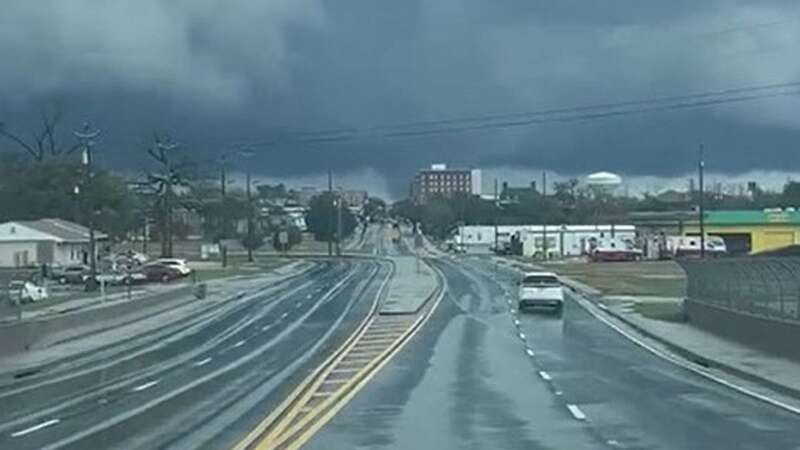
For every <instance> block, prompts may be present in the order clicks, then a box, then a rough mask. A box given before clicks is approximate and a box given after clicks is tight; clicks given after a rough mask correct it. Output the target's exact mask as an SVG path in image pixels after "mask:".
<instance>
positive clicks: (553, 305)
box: [518, 272, 564, 314]
mask: <svg viewBox="0 0 800 450" xmlns="http://www.w3.org/2000/svg"><path fill="white" fill-rule="evenodd" d="M518 307H519V310H520V312H522V311H524V310H526V309H535V308H546V309H551V310H553V311H554V312H556V313H557V314H560V313H561V311H562V310H563V308H564V290H563V288H562V287H561V281H560V280H559V279H558V275H556V274H554V273H552V272H527V273H525V274H524V275H523V277H522V280H521V281H520V282H519V303H518Z"/></svg>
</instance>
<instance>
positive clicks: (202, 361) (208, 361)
mask: <svg viewBox="0 0 800 450" xmlns="http://www.w3.org/2000/svg"><path fill="white" fill-rule="evenodd" d="M210 362H211V358H206V359H203V360H200V361H197V362H196V363H194V366H195V367H202V366H205V365H206V364H208V363H210Z"/></svg>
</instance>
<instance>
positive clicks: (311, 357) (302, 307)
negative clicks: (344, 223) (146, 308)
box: [0, 260, 390, 449]
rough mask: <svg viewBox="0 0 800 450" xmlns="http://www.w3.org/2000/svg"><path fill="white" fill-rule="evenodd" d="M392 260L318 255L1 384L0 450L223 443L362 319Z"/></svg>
mask: <svg viewBox="0 0 800 450" xmlns="http://www.w3.org/2000/svg"><path fill="white" fill-rule="evenodd" d="M389 270H390V268H389V266H388V265H387V264H385V263H382V262H380V261H369V260H349V261H339V262H322V263H320V264H319V265H318V266H317V267H315V268H314V269H312V270H311V271H309V272H306V273H303V274H302V275H300V276H297V277H295V278H292V279H289V280H287V281H285V282H282V283H280V284H278V285H275V286H270V287H268V288H266V289H264V290H254V291H250V292H247V293H245V297H243V298H236V297H233V298H231V299H230V300H229V301H224V302H219V303H217V304H216V305H215V306H214V307H213V308H210V309H208V310H206V311H205V312H204V313H203V314H200V315H198V316H193V317H186V318H185V320H183V321H180V322H178V323H175V324H171V325H170V326H168V327H165V328H164V329H162V330H160V331H159V332H158V333H155V334H154V333H147V334H146V335H142V336H137V337H136V338H134V339H127V340H123V341H121V342H116V343H113V344H110V345H108V346H106V347H105V348H102V349H100V350H97V351H93V352H89V353H86V354H80V355H78V356H75V357H72V358H70V359H68V360H63V361H59V362H58V363H57V364H52V365H51V366H49V367H46V368H44V370H43V371H42V372H40V373H39V374H36V375H33V376H30V377H25V378H21V379H19V380H17V381H15V382H13V383H10V384H6V385H4V386H2V387H0V404H2V405H3V407H2V408H0V448H9V449H12V448H13V449H57V448H126V449H132V448H143V449H145V448H147V449H149V448H226V447H229V446H232V445H233V444H234V443H235V442H236V441H237V440H238V439H239V438H240V437H241V436H242V435H243V434H245V433H246V432H247V431H249V429H250V428H252V427H253V426H254V424H255V423H257V422H258V421H259V420H261V419H263V417H264V415H265V414H266V413H267V412H269V411H270V409H271V408H272V407H274V405H275V404H276V403H278V402H279V401H280V400H281V399H282V397H283V396H284V395H285V393H286V391H287V390H288V389H290V388H291V387H292V386H293V384H294V383H296V382H297V379H298V378H300V377H302V376H304V375H305V373H306V372H308V371H309V370H311V369H312V368H313V367H314V366H315V365H316V364H318V363H319V361H320V360H321V359H322V358H323V357H324V355H325V354H327V353H328V352H330V351H331V350H332V349H333V348H335V347H336V346H337V345H338V344H339V343H340V342H341V341H342V340H344V338H346V337H347V335H349V333H350V332H351V331H352V330H353V328H354V327H355V326H356V325H357V324H358V323H359V322H360V321H361V320H362V318H363V317H364V315H365V314H367V311H369V309H370V306H371V304H372V303H373V302H374V301H375V299H376V296H377V294H378V289H379V287H380V285H381V283H382V281H383V280H384V279H385V278H386V277H387V276H388V275H389Z"/></svg>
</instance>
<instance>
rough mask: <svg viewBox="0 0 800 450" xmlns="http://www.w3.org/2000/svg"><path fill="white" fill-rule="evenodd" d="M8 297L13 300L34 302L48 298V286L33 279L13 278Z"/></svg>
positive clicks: (9, 284)
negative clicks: (35, 282) (38, 283)
mask: <svg viewBox="0 0 800 450" xmlns="http://www.w3.org/2000/svg"><path fill="white" fill-rule="evenodd" d="M8 297H9V299H10V300H11V301H12V302H15V303H16V302H19V303H34V302H39V301H42V300H47V298H48V297H49V294H48V292H47V288H45V287H43V286H39V285H37V284H34V283H33V282H31V281H24V280H12V281H11V282H10V283H8Z"/></svg>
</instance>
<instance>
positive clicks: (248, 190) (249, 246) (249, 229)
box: [239, 149, 255, 262]
mask: <svg viewBox="0 0 800 450" xmlns="http://www.w3.org/2000/svg"><path fill="white" fill-rule="evenodd" d="M254 155H255V153H254V152H253V151H251V150H246V149H242V150H239V156H241V157H245V158H249V157H251V156H254ZM250 177H251V171H250V164H247V169H246V171H245V181H246V183H247V187H246V188H245V194H246V196H247V261H248V262H253V247H252V245H253V195H252V191H251V187H250V185H251V184H252V181H251V179H250Z"/></svg>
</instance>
